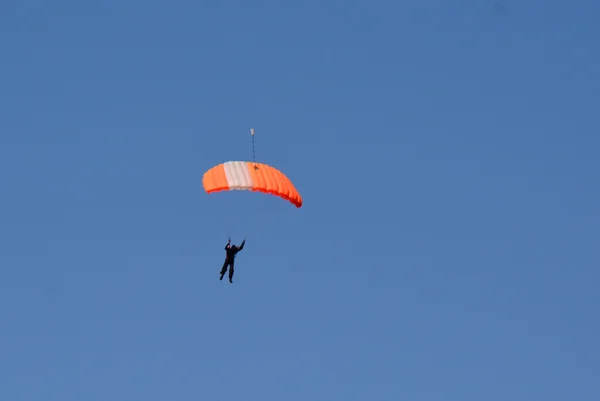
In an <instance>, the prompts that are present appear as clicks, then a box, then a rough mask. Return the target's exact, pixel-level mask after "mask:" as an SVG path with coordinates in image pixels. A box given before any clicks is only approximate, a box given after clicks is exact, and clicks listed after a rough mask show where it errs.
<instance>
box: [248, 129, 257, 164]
mask: <svg viewBox="0 0 600 401" xmlns="http://www.w3.org/2000/svg"><path fill="white" fill-rule="evenodd" d="M250 135H252V161H253V162H254V170H258V166H257V165H256V152H255V150H254V128H250Z"/></svg>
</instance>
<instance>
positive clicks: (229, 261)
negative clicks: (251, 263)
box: [220, 240, 246, 283]
mask: <svg viewBox="0 0 600 401" xmlns="http://www.w3.org/2000/svg"><path fill="white" fill-rule="evenodd" d="M245 243H246V240H243V241H242V243H241V245H240V246H239V247H237V246H235V245H234V246H230V245H229V244H230V242H228V243H227V245H225V252H226V255H225V262H224V263H223V268H221V278H220V280H223V276H224V275H225V272H226V271H227V266H229V282H230V283H231V282H232V279H233V264H234V260H235V256H236V254H237V253H238V252H239V251H241V250H242V249H244V244H245Z"/></svg>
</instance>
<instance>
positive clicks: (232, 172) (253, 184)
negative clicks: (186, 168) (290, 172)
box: [202, 133, 302, 208]
mask: <svg viewBox="0 0 600 401" xmlns="http://www.w3.org/2000/svg"><path fill="white" fill-rule="evenodd" d="M253 135H254V133H253ZM202 185H203V186H204V190H205V191H206V192H207V193H209V194H211V193H214V192H220V191H229V190H246V191H252V192H262V193H266V194H271V195H275V196H278V197H280V198H282V199H285V200H287V201H289V202H291V203H292V204H293V205H294V206H296V207H297V208H300V207H302V197H301V196H300V194H299V193H298V191H297V190H296V188H295V187H294V184H293V183H292V182H291V181H290V179H289V178H287V177H286V176H285V175H284V174H283V173H282V172H281V171H279V170H277V169H276V168H275V167H272V166H269V165H266V164H262V163H256V162H247V161H228V162H225V163H222V164H218V165H216V166H214V167H211V168H210V169H209V170H207V171H206V172H205V173H204V177H203V178H202Z"/></svg>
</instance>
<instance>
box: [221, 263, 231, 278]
mask: <svg viewBox="0 0 600 401" xmlns="http://www.w3.org/2000/svg"><path fill="white" fill-rule="evenodd" d="M228 264H229V261H228V260H227V259H225V262H224V263H223V267H222V268H221V278H220V279H219V280H223V276H224V275H225V272H226V271H227V265H228Z"/></svg>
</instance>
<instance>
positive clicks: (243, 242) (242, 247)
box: [238, 240, 246, 251]
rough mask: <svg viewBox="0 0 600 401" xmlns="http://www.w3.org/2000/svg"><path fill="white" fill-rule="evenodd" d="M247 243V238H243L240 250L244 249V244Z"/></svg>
mask: <svg viewBox="0 0 600 401" xmlns="http://www.w3.org/2000/svg"><path fill="white" fill-rule="evenodd" d="M245 243H246V240H243V241H242V243H241V244H240V247H239V248H238V250H240V251H241V250H242V249H244V244H245Z"/></svg>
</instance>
